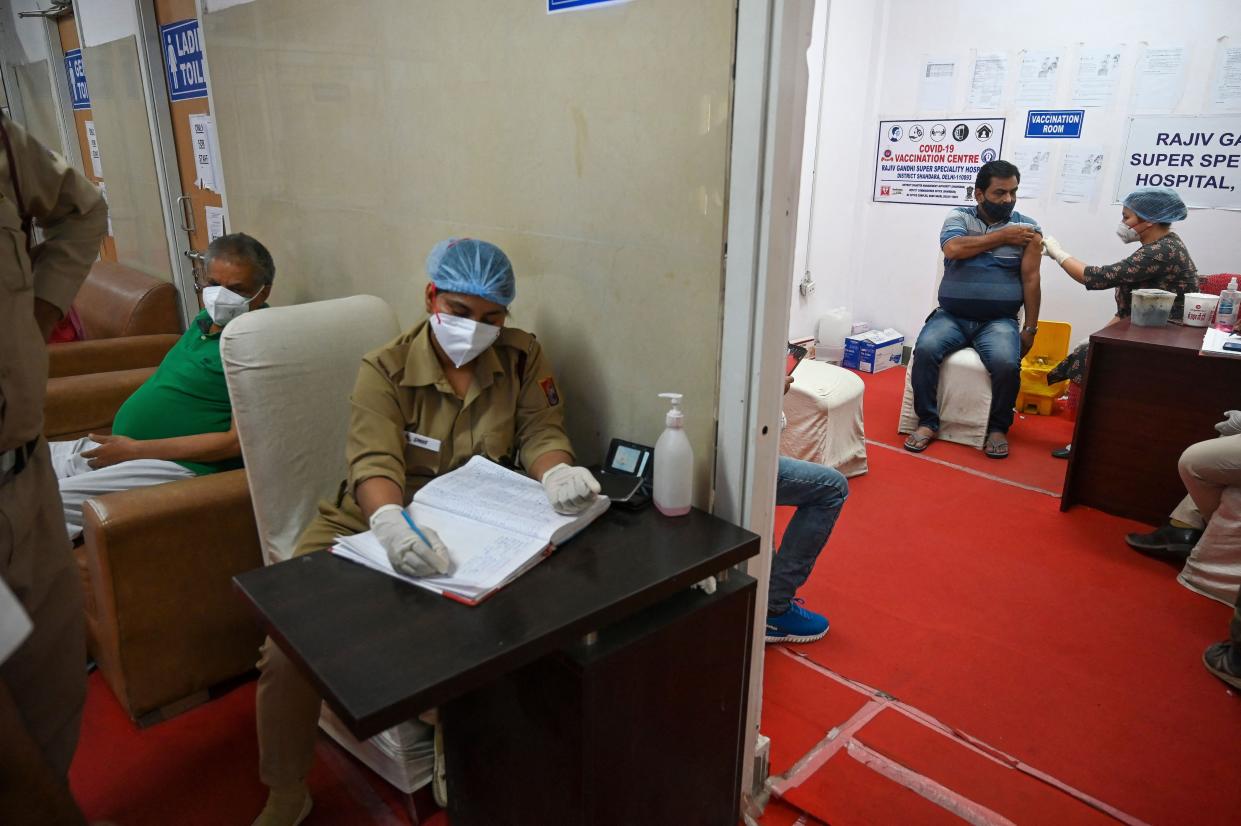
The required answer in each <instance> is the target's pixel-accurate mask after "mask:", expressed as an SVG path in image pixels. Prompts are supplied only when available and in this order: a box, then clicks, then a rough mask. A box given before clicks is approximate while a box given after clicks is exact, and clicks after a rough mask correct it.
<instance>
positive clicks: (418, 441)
mask: <svg viewBox="0 0 1241 826" xmlns="http://www.w3.org/2000/svg"><path fill="white" fill-rule="evenodd" d="M405 441H407V442H409V443H410V444H411V445H413V446H414V447H421V448H425V449H427V450H430V451H434V452H435V453H439V452H440V440H439V439H432V438H431V437H430V436H423V435H422V434H421V433H406V434H405Z"/></svg>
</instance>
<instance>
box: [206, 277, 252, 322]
mask: <svg viewBox="0 0 1241 826" xmlns="http://www.w3.org/2000/svg"><path fill="white" fill-rule="evenodd" d="M250 301H251V299H249V298H246V297H245V296H244V295H238V294H237V293H235V292H233V291H232V290H230V289H229V288H228V287H204V288H203V307H205V308H206V310H207V315H209V316H211V320H212V321H214V322H215V323H216V324H219V325H220V326H221V327H223V326H224V325H225V324H227V323H229V322H230V321H232V320H233V319H234V318H236V317H237V316H239V315H241V314H242V313H244V312H245V311H246V310H248V309H250Z"/></svg>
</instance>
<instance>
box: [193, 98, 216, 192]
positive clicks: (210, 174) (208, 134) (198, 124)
mask: <svg viewBox="0 0 1241 826" xmlns="http://www.w3.org/2000/svg"><path fill="white" fill-rule="evenodd" d="M214 131H215V128H214V126H213V125H212V120H211V115H190V142H191V143H190V145H191V147H192V148H193V150H194V175H195V180H194V186H196V187H198V188H199V189H210V190H215V189H216V185H215V168H216V162H215V136H214V135H213V134H212V133H213V132H214Z"/></svg>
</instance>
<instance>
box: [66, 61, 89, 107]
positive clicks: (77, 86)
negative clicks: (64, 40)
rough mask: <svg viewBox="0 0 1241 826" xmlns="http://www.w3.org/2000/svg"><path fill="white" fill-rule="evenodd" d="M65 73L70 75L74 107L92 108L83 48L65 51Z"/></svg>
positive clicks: (70, 92)
mask: <svg viewBox="0 0 1241 826" xmlns="http://www.w3.org/2000/svg"><path fill="white" fill-rule="evenodd" d="M65 74H66V75H68V77H69V95H70V97H71V98H72V99H73V108H74V109H89V108H90V90H89V89H87V88H86V70H85V69H83V68H82V50H81V49H70V50H69V51H67V52H65Z"/></svg>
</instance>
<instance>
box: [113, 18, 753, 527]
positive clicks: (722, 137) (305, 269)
mask: <svg viewBox="0 0 1241 826" xmlns="http://www.w3.org/2000/svg"><path fill="white" fill-rule="evenodd" d="M204 26H205V29H206V37H205V44H206V49H207V60H208V64H209V72H210V80H211V88H212V98H213V102H214V106H215V114H216V118H217V122H218V124H219V126H218V129H219V135H220V148H221V155H222V165H223V168H224V176H225V186H226V191H227V201H228V206H229V212H230V219H231V228H232V229H234V230H241V231H245V232H249V233H252V234H253V235H255V236H256V237H258V238H259V239H260V240H262V241H263V242H264V243H266V244H268V245H269V247H270V248H271V250H272V253H273V255H274V256H275V259H276V266H277V270H278V275H277V282H276V292H275V295H274V300H275V301H276V302H277V303H289V302H300V301H310V300H316V299H323V298H329V297H334V296H341V295H347V294H351V293H360V292H365V293H374V294H376V295H379V296H381V297H383V298H385V299H387V300H388V301H389V302H391V303H392V304H393V305H394V306H395V307H396V308H397V310H398V313H399V314H400V316H401V319H402V322H403V323H405V324H412V323H414V322H416V321H419V320H420V319H421V318H422V317H423V304H422V300H421V298H420V296H421V289H422V286H423V284H424V283H425V275H424V272H423V262H424V259H425V257H426V254H427V252H428V251H429V250H430V248H431V246H432V245H433V244H434V243H435V241H437V240H439V239H440V238H444V237H447V236H450V235H471V236H475V237H480V238H485V239H487V240H490V241H493V242H495V243H497V244H499V245H500V246H501V247H503V248H504V249H505V250H506V251H507V252H508V253H509V255H510V257H511V258H512V259H513V263H514V266H515V268H516V271H517V276H518V298H517V300H516V302H515V303H514V305H513V318H512V323H513V324H515V325H517V326H519V327H522V328H524V329H529V330H531V331H533V332H535V333H536V334H538V336H539V338H540V340H541V341H542V342H543V343H544V345H545V346H546V348H547V350H548V351H549V353H550V355H551V357H552V360H553V363H554V364H555V365H556V368H557V372H558V374H559V375H560V380H561V384H562V389H563V390H564V393H565V396H566V397H567V400H568V401H567V404H568V415H569V423H570V433H571V436H572V437H573V440H574V443H575V445H576V447H577V449H578V452H579V454H580V456H579V458H580V459H581V460H583V461H587V462H589V461H596V460H598V459H600V458H601V453H602V451H603V450H604V449H605V448H606V446H607V440H608V438H609V437H611V436H621V437H625V438H629V439H634V440H638V441H642V442H645V443H648V444H653V443H654V441H655V439H656V438H658V436H659V433H660V431H661V430H662V428H663V412H664V410H665V409H666V406H665V405H664V403H663V402H662V401H661V400H659V399H657V398H656V397H655V394H656V393H658V392H660V391H666V390H675V391H679V392H682V393H684V394H686V411H687V416H688V430H689V433H690V436H691V439H692V441H693V444H694V449H695V456H696V461H697V471H698V472H697V486H696V500H697V502H698V503H699V504H705V503H706V494H707V487H708V481H709V469H710V467H711V461H712V453H711V445H712V441H713V438H714V437H713V432H714V409H715V400H716V384H717V374H718V365H717V353H718V344H719V327H720V316H721V300H722V297H721V281H722V279H721V259H722V239H723V215H724V203H723V202H724V192H725V165H726V157H727V156H726V151H727V134H726V133H727V123H728V109H727V106H728V101H729V94H730V89H729V83H730V80H729V75H730V61H731V54H732V40H733V4H732V2H731V0H678V2H676V3H670V2H663V3H659V2H638V3H632V4H629V5H624V6H619V7H612V8H605V9H599V10H590V11H584V12H578V13H570V14H562V15H555V16H548V15H547V14H545V13H544V11H543V6H542V4H540V3H538V2H522V3H512V2H504V3H500V2H494V0H454V2H451V3H446V2H430V1H429V0H424V1H423V2H407V0H374V2H365V3H337V2H327V1H326V0H318V1H317V2H307V1H306V0H260V2H256V3H253V4H248V5H242V6H238V7H234V8H230V9H227V10H225V11H222V12H219V13H215V14H209V15H207V16H206V19H205V21H204ZM93 78H94V75H93V74H92V83H93V82H94V80H93Z"/></svg>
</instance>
